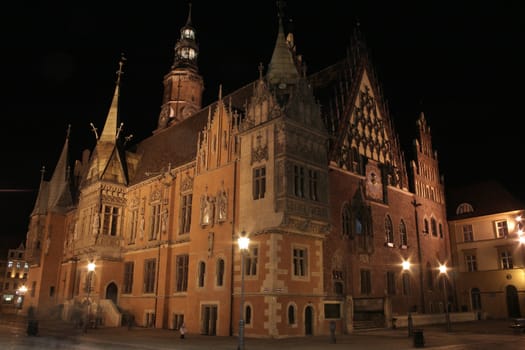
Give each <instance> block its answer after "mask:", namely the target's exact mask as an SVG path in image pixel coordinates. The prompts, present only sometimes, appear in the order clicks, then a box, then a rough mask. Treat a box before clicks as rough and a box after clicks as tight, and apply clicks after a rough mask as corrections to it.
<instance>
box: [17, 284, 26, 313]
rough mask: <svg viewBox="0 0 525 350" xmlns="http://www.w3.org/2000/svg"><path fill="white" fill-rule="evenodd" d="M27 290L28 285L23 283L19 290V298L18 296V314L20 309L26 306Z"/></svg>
mask: <svg viewBox="0 0 525 350" xmlns="http://www.w3.org/2000/svg"><path fill="white" fill-rule="evenodd" d="M26 292H27V287H26V286H25V285H21V286H20V287H19V288H18V289H17V290H16V294H17V298H16V314H17V315H18V310H20V309H22V307H23V306H24V298H25V295H26Z"/></svg>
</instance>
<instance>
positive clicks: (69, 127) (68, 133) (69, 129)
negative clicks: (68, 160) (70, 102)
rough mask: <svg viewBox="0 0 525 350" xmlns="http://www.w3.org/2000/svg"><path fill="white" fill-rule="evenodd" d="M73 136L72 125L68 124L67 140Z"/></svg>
mask: <svg viewBox="0 0 525 350" xmlns="http://www.w3.org/2000/svg"><path fill="white" fill-rule="evenodd" d="M70 134H71V124H68V126H67V130H66V139H68V140H69V135H70Z"/></svg>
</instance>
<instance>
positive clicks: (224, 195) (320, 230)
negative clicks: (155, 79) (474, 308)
mask: <svg viewBox="0 0 525 350" xmlns="http://www.w3.org/2000/svg"><path fill="white" fill-rule="evenodd" d="M282 16H283V15H282V13H281V14H280V15H279V27H278V33H277V37H276V42H275V47H274V50H273V55H272V58H271V61H270V62H269V64H268V66H267V69H266V70H265V69H264V67H263V66H262V65H261V66H260V67H259V72H260V74H259V78H258V79H256V81H254V82H252V83H250V84H248V85H246V86H243V87H240V88H239V89H238V90H236V91H234V92H232V93H230V94H227V95H224V96H223V93H222V89H221V91H220V93H219V95H218V97H217V101H215V102H213V103H211V104H209V105H207V106H202V92H203V89H204V79H205V77H202V76H201V75H200V73H199V69H198V63H197V59H198V57H199V53H200V52H199V46H198V45H197V38H198V35H197V32H196V30H195V28H194V26H193V24H192V21H191V12H190V15H189V16H188V21H187V22H186V24H185V25H184V26H183V27H182V29H181V36H180V38H179V40H178V42H177V44H176V46H175V58H174V64H173V66H172V67H171V70H170V71H169V72H168V73H167V74H166V75H165V77H164V94H163V101H162V105H161V111H160V114H159V116H158V117H156V120H157V121H158V123H157V128H156V129H155V130H153V131H152V135H151V136H150V137H148V138H146V139H144V140H142V141H140V142H138V143H137V144H135V145H132V146H129V145H128V146H127V147H126V145H125V142H124V141H125V137H124V135H121V134H120V129H119V125H120V121H121V120H124V119H125V116H120V115H119V107H118V104H119V99H120V92H119V84H120V73H121V72H122V65H121V66H120V69H119V79H118V80H117V85H116V88H115V93H114V95H113V100H112V103H111V107H110V109H109V113H108V116H107V118H106V122H105V125H104V127H103V129H102V132H101V133H100V135H97V136H98V140H97V144H96V146H95V148H94V150H93V151H92V152H91V153H85V154H84V157H83V159H82V160H81V161H77V162H76V163H75V167H74V169H73V172H72V174H70V173H69V172H68V163H67V157H68V156H67V152H68V142H69V136H68V137H67V138H66V143H65V145H64V148H63V153H62V155H61V157H60V160H59V162H58V164H57V166H56V168H55V171H54V173H53V176H52V177H51V179H50V180H49V181H44V180H42V183H41V190H40V194H39V196H38V198H37V203H36V205H35V210H34V211H33V213H32V215H31V220H30V224H29V230H28V233H27V252H28V260H29V261H30V264H31V270H30V276H29V283H30V284H31V283H34V284H33V286H34V288H35V289H36V291H35V292H34V295H35V297H34V298H32V302H33V303H34V304H35V305H37V307H38V311H39V312H42V313H45V312H51V310H52V309H53V308H56V307H57V305H61V306H62V308H63V316H64V317H65V318H69V317H71V315H72V314H73V311H74V310H75V309H76V308H80V307H82V305H83V303H84V304H85V302H86V298H87V295H88V292H90V293H89V296H90V300H89V303H90V305H95V306H96V308H95V309H96V310H97V312H99V313H100V314H101V315H102V318H103V319H104V323H105V325H108V326H109V325H115V326H118V325H120V322H121V321H120V320H121V317H122V315H127V314H133V316H134V318H135V321H136V323H137V324H138V325H139V326H144V327H158V328H169V329H177V328H178V327H179V326H180V325H181V324H182V322H185V324H186V327H187V329H188V332H190V333H192V332H194V333H200V334H208V335H222V336H224V335H232V334H236V333H237V330H238V328H237V325H238V322H239V315H240V311H241V310H239V307H240V306H239V305H240V303H239V298H240V290H241V273H240V265H241V264H240V252H239V249H238V248H237V244H236V241H237V238H238V235H239V233H240V232H241V231H246V232H247V233H248V234H249V235H250V247H249V248H248V249H249V252H248V253H246V261H245V262H246V263H245V264H244V266H245V271H244V272H245V274H244V276H245V278H244V282H245V293H244V295H245V299H244V303H243V305H244V311H243V315H244V320H245V323H246V324H245V334H246V336H248V337H250V336H252V337H285V336H301V335H308V334H328V333H329V324H330V322H331V321H335V322H336V325H337V329H338V330H340V331H341V332H351V331H352V330H353V329H355V328H358V327H387V326H389V325H390V322H391V319H392V317H394V316H395V315H399V314H405V313H406V305H407V303H409V304H410V307H411V309H412V310H413V311H414V312H419V313H431V312H439V307H438V305H439V303H441V300H442V295H441V293H440V290H439V288H438V286H437V284H436V283H437V282H436V274H437V272H436V271H437V267H438V266H439V264H440V263H442V262H444V261H447V260H449V259H450V247H449V239H448V228H447V224H446V213H445V200H444V187H443V183H442V180H441V177H440V174H439V168H438V160H437V156H436V154H435V152H434V150H433V149H432V142H431V135H430V128H429V127H428V126H427V124H426V119H425V117H424V115H423V114H421V116H420V118H418V120H417V123H416V130H417V132H418V135H417V139H416V141H415V143H414V144H415V147H414V160H413V161H411V162H410V165H409V167H407V164H405V156H404V153H403V151H402V150H401V149H400V143H399V141H398V136H397V134H396V132H395V130H394V126H393V122H392V120H391V118H390V115H389V112H388V108H387V106H386V104H385V102H384V97H383V96H382V94H381V92H380V88H379V84H378V81H377V79H376V78H375V74H374V71H373V69H372V66H371V62H370V61H369V59H368V56H367V50H366V48H365V47H364V44H363V40H362V38H361V36H360V34H359V32H358V31H356V34H355V35H354V36H353V40H352V43H351V48H350V50H349V51H348V52H349V54H348V56H347V57H345V58H344V59H342V60H340V61H339V62H336V63H335V64H334V65H332V66H329V67H327V68H326V69H324V70H322V71H319V72H316V73H314V74H311V75H306V74H305V69H304V67H305V66H304V62H303V61H302V58H301V56H300V55H298V54H297V52H296V47H295V44H294V37H293V34H292V33H288V34H286V33H285V32H284V29H283V26H282V21H281V19H282ZM255 68H257V66H255ZM122 97H123V99H125V96H122ZM70 175H71V176H70ZM70 184H72V185H73V186H72V187H73V188H74V191H69V189H70V186H69V185H70ZM416 220H417V223H416ZM46 241H50V244H48V245H47V244H46V245H45V246H43V245H42V242H46ZM404 260H409V261H410V262H411V264H412V265H411V266H413V269H411V270H410V271H407V272H405V273H403V271H402V267H401V263H402V262H403V261H404ZM88 262H95V264H96V268H95V271H94V273H93V275H92V277H93V278H92V279H91V278H89V279H88V278H87V277H88V270H87V267H86V266H87V263H88ZM404 274H406V275H405V277H403V275H404ZM88 281H89V283H87V282H88ZM403 281H405V282H403ZM51 288H55V289H56V291H57V294H56V296H55V297H53V298H51V297H50V295H49V291H50V290H51ZM116 306H118V308H117V307H116Z"/></svg>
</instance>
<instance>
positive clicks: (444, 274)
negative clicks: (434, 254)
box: [439, 264, 450, 332]
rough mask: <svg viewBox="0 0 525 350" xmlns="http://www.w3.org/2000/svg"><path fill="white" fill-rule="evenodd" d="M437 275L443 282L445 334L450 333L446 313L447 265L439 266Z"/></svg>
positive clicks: (448, 319)
mask: <svg viewBox="0 0 525 350" xmlns="http://www.w3.org/2000/svg"><path fill="white" fill-rule="evenodd" d="M439 274H440V275H442V277H441V279H442V280H443V295H444V296H445V322H446V325H447V332H450V314H449V312H448V295H447V294H448V293H447V278H448V275H447V265H446V264H443V265H439Z"/></svg>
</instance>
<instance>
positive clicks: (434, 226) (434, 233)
mask: <svg viewBox="0 0 525 350" xmlns="http://www.w3.org/2000/svg"><path fill="white" fill-rule="evenodd" d="M430 227H431V229H432V236H434V237H437V235H438V232H437V222H436V219H435V218H431V219H430Z"/></svg>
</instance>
